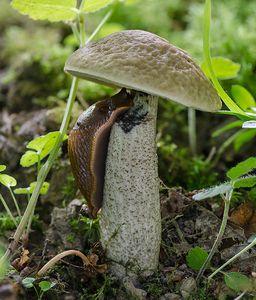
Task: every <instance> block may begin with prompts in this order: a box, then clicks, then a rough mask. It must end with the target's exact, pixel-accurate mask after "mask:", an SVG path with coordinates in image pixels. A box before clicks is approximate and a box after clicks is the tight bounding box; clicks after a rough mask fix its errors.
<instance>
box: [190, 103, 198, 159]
mask: <svg viewBox="0 0 256 300" xmlns="http://www.w3.org/2000/svg"><path fill="white" fill-rule="evenodd" d="M188 139H189V148H190V151H191V153H192V154H193V155H194V156H195V155H196V111H195V109H194V108H191V107H189V108H188Z"/></svg>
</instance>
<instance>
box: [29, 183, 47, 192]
mask: <svg viewBox="0 0 256 300" xmlns="http://www.w3.org/2000/svg"><path fill="white" fill-rule="evenodd" d="M36 183H37V182H36V181H34V182H32V183H30V194H32V193H33V192H34V189H35V187H36ZM49 186H50V184H49V182H46V181H45V182H44V183H43V185H42V187H41V189H40V195H45V194H46V193H47V192H48V189H49Z"/></svg>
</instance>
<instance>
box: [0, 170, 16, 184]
mask: <svg viewBox="0 0 256 300" xmlns="http://www.w3.org/2000/svg"><path fill="white" fill-rule="evenodd" d="M5 170H6V166H5V165H0V172H3V171H5ZM0 183H1V184H2V185H4V186H6V187H7V188H10V187H11V186H15V185H16V184H17V181H16V179H15V178H14V177H12V176H9V175H7V174H3V173H0Z"/></svg>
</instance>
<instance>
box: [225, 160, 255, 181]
mask: <svg viewBox="0 0 256 300" xmlns="http://www.w3.org/2000/svg"><path fill="white" fill-rule="evenodd" d="M255 168H256V157H249V158H248V159H246V160H244V161H242V162H240V163H238V164H237V165H236V166H235V167H233V168H231V169H230V170H229V171H228V172H227V174H226V175H227V176H228V177H229V178H230V179H231V180H234V179H236V178H238V177H240V176H242V175H245V174H247V173H248V172H250V171H252V170H253V169H255Z"/></svg>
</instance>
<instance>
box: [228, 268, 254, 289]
mask: <svg viewBox="0 0 256 300" xmlns="http://www.w3.org/2000/svg"><path fill="white" fill-rule="evenodd" d="M224 280H225V283H226V285H227V286H228V287H229V288H230V289H232V290H233V291H236V292H243V291H246V290H250V289H251V288H252V283H251V281H250V279H249V278H248V277H247V276H245V275H243V274H241V273H239V272H229V273H226V274H225V275H224Z"/></svg>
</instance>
